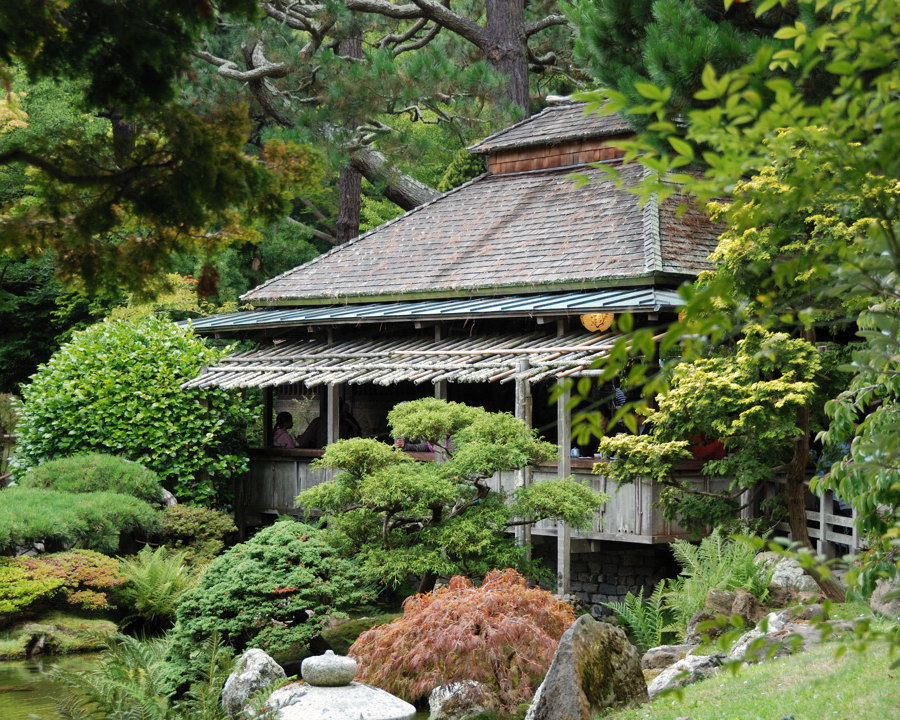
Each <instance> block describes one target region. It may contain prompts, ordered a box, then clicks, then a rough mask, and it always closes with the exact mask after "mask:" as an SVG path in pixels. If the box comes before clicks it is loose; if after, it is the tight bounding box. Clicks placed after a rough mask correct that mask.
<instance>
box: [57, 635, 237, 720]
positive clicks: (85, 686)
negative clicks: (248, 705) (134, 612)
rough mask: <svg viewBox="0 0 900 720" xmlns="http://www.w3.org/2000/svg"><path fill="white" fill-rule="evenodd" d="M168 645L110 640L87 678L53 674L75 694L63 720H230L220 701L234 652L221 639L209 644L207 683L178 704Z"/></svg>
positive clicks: (118, 638)
mask: <svg viewBox="0 0 900 720" xmlns="http://www.w3.org/2000/svg"><path fill="white" fill-rule="evenodd" d="M167 650H168V643H167V642H166V640H165V639H164V638H163V639H155V640H143V641H142V640H138V639H136V638H133V637H129V636H127V635H117V636H115V637H114V638H112V639H110V641H109V642H108V644H107V647H106V649H105V651H104V652H103V655H102V656H101V658H100V663H99V665H98V667H97V668H96V669H94V670H90V671H86V672H75V673H73V672H54V673H53V677H54V679H56V680H57V681H58V682H60V683H62V684H64V685H66V686H68V687H69V688H71V690H72V693H70V694H69V696H68V697H66V698H65V699H64V700H63V701H62V702H60V703H58V706H57V710H58V712H59V714H60V716H61V717H62V718H64V720H132V719H133V720H226V714H225V711H224V709H223V708H222V705H221V701H220V697H221V693H222V686H223V685H224V683H225V680H226V678H227V677H228V673H229V672H230V671H231V667H232V665H233V659H234V658H233V654H232V652H231V649H230V648H228V647H226V646H224V645H223V644H222V643H221V642H220V640H219V639H218V637H213V638H211V639H209V640H207V641H206V642H205V643H204V648H203V650H204V655H203V656H204V657H206V658H209V661H208V663H207V664H206V665H205V666H204V669H203V672H202V678H201V680H200V681H199V682H196V683H194V684H193V685H191V687H190V688H189V690H188V691H187V693H186V695H185V698H184V699H183V700H180V701H177V702H176V701H175V700H174V692H173V690H172V688H171V686H170V684H169V682H168V679H167V676H166V663H165V656H166V652H167Z"/></svg>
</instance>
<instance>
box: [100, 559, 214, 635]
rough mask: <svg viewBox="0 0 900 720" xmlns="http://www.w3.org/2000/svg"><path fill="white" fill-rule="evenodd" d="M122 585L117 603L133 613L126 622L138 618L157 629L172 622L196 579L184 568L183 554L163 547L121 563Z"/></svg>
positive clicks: (118, 592)
mask: <svg viewBox="0 0 900 720" xmlns="http://www.w3.org/2000/svg"><path fill="white" fill-rule="evenodd" d="M121 567H122V573H123V575H124V576H125V583H124V584H123V585H122V586H121V587H120V588H119V589H118V590H117V593H116V594H117V595H118V597H119V599H120V601H121V602H122V603H123V604H124V605H125V606H126V607H129V608H130V609H131V610H132V615H131V616H129V617H128V618H127V621H131V620H134V619H136V618H140V619H141V620H144V621H145V622H147V623H149V624H150V625H154V626H159V625H162V624H164V623H167V622H170V621H172V620H174V618H175V608H176V607H177V605H178V601H179V599H180V598H181V596H182V595H183V594H184V593H185V591H187V590H189V589H190V588H192V587H194V585H196V584H197V576H196V575H194V574H192V572H191V571H190V569H189V568H188V567H187V566H186V565H185V552H173V551H171V550H169V549H168V548H166V547H164V546H163V547H158V548H156V550H151V549H150V548H149V547H145V548H144V549H143V550H141V551H140V552H139V553H138V554H137V556H136V557H135V558H133V559H124V558H122V559H121Z"/></svg>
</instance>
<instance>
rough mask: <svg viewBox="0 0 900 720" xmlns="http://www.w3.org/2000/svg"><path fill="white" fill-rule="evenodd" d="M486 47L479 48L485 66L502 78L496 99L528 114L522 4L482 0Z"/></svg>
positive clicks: (520, 0) (511, 0)
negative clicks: (483, 57)
mask: <svg viewBox="0 0 900 720" xmlns="http://www.w3.org/2000/svg"><path fill="white" fill-rule="evenodd" d="M485 9H486V11H487V23H486V25H485V30H486V35H487V40H486V42H487V46H486V47H482V48H481V49H482V50H483V51H484V54H485V57H486V58H487V61H488V64H489V65H490V66H491V67H492V68H493V69H494V70H496V71H497V72H500V73H503V75H505V76H506V78H507V80H506V82H505V83H504V84H503V85H502V86H501V87H500V88H499V90H498V92H497V98H498V99H499V100H507V101H509V102H511V103H513V104H515V105H518V106H519V107H520V108H522V109H523V110H525V111H526V112H528V110H529V105H530V98H529V94H528V38H527V37H526V35H525V3H524V0H486V3H485Z"/></svg>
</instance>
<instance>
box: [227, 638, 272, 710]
mask: <svg viewBox="0 0 900 720" xmlns="http://www.w3.org/2000/svg"><path fill="white" fill-rule="evenodd" d="M284 678H285V674H284V670H283V669H282V667H281V665H279V664H278V663H277V662H275V661H274V660H273V659H272V658H271V657H269V656H268V655H267V654H266V653H264V652H263V651H262V650H260V649H259V648H250V649H249V650H247V651H245V652H244V654H243V655H241V657H240V659H239V660H238V662H237V665H236V666H235V668H234V671H233V672H232V673H231V675H229V676H228V679H227V680H226V681H225V685H224V687H223V688H222V707H224V708H225V710H226V712H228V714H229V715H240V714H241V713H242V712H243V711H244V710H245V708H247V706H248V703H249V701H250V698H252V697H253V696H254V695H255V694H256V693H258V692H259V691H260V690H262V689H263V688H265V687H267V686H268V685H271V684H272V683H273V682H276V681H277V680H283V679H284Z"/></svg>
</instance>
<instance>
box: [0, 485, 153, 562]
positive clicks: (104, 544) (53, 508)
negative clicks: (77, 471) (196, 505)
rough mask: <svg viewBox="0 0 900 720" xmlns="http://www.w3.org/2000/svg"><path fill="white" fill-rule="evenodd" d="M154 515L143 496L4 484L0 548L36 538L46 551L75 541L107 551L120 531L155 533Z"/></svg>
mask: <svg viewBox="0 0 900 720" xmlns="http://www.w3.org/2000/svg"><path fill="white" fill-rule="evenodd" d="M160 516H161V513H160V511H158V510H156V509H154V508H152V507H151V506H150V505H148V504H147V503H145V502H144V501H143V500H138V499H137V498H135V497H130V496H128V495H120V494H118V493H109V492H94V493H78V494H76V493H67V492H60V491H58V490H43V489H40V488H23V487H11V488H6V489H4V490H0V553H3V552H14V551H15V550H16V548H21V547H26V546H29V545H32V544H33V543H35V542H41V543H44V545H45V549H47V550H51V549H68V548H70V547H72V546H73V545H79V546H80V547H83V548H86V549H89V550H97V551H98V552H102V553H109V554H112V553H115V552H116V551H117V550H118V548H119V542H120V539H121V537H122V536H123V535H126V534H130V533H134V534H137V535H141V536H144V537H147V536H149V535H152V534H153V533H155V532H158V531H159V528H160Z"/></svg>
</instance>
